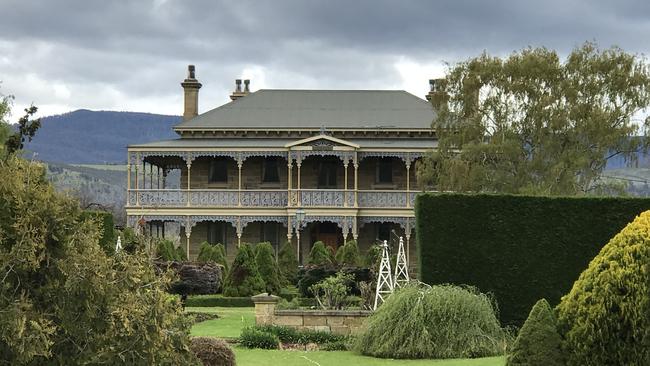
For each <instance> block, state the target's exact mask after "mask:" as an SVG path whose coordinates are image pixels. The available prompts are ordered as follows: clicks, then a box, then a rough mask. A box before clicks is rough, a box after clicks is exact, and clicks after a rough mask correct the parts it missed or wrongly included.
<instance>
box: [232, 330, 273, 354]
mask: <svg viewBox="0 0 650 366" xmlns="http://www.w3.org/2000/svg"><path fill="white" fill-rule="evenodd" d="M239 344H241V345H242V346H244V347H246V348H261V349H278V348H279V347H280V339H279V338H278V336H276V335H275V334H273V333H269V332H264V331H261V330H259V329H257V328H255V327H246V328H244V329H243V330H242V332H241V335H240V336H239Z"/></svg>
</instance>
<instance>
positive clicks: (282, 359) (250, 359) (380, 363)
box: [186, 307, 505, 366]
mask: <svg viewBox="0 0 650 366" xmlns="http://www.w3.org/2000/svg"><path fill="white" fill-rule="evenodd" d="M186 310H187V311H194V312H203V313H217V314H218V315H219V316H220V318H219V319H214V320H208V321H205V322H201V323H197V324H195V325H194V326H193V327H192V333H191V334H192V335H193V336H210V337H218V338H237V337H239V334H240V332H241V329H242V328H243V327H245V326H248V325H254V324H255V315H254V313H253V308H222V307H210V308H208V307H188V308H187V309H186ZM233 349H234V350H235V354H236V357H237V365H238V366H257V365H260V366H261V365H282V366H303V365H304V366H314V365H320V366H327V365H334V366H343V365H356V366H384V365H386V366H395V365H414V366H424V365H432V366H503V365H505V359H504V358H503V357H491V358H481V359H462V360H390V359H381V358H373V357H365V356H360V355H358V354H355V353H353V352H347V351H333V352H325V351H316V352H302V351H280V350H277V351H276V350H273V351H267V350H260V349H248V348H244V347H239V346H234V347H233Z"/></svg>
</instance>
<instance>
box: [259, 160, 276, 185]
mask: <svg viewBox="0 0 650 366" xmlns="http://www.w3.org/2000/svg"><path fill="white" fill-rule="evenodd" d="M263 174H264V176H263V177H262V182H264V183H272V182H279V181H280V175H279V174H278V159H276V158H267V159H266V160H264V172H263Z"/></svg>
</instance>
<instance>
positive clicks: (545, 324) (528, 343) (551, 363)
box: [506, 299, 564, 366]
mask: <svg viewBox="0 0 650 366" xmlns="http://www.w3.org/2000/svg"><path fill="white" fill-rule="evenodd" d="M561 347H562V337H560V333H558V331H557V319H556V318H555V315H554V314H553V309H551V306H550V305H549V304H548V301H546V299H541V300H539V301H537V303H536V304H535V306H533V309H532V310H531V311H530V315H529V316H528V319H526V322H525V323H524V325H523V326H522V327H521V330H520V331H519V334H518V335H517V339H516V340H515V343H514V345H513V346H512V350H511V351H510V353H509V354H508V360H507V363H506V365H507V366H562V365H564V355H563V353H562V349H561Z"/></svg>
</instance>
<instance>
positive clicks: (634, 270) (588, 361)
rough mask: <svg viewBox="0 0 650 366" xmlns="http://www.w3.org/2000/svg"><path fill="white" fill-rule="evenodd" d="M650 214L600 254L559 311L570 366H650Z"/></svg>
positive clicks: (565, 297) (640, 216)
mask: <svg viewBox="0 0 650 366" xmlns="http://www.w3.org/2000/svg"><path fill="white" fill-rule="evenodd" d="M649 278H650V211H646V212H644V213H642V214H641V215H639V217H637V218H636V219H635V220H634V221H633V222H632V223H630V224H629V225H627V226H626V227H625V228H624V229H623V230H622V231H621V232H620V233H618V234H617V235H616V236H614V237H613V238H612V239H611V240H610V241H609V243H607V245H605V247H603V249H602V250H601V251H600V253H598V255H597V256H596V258H594V259H593V260H592V261H591V263H589V266H588V267H587V269H585V271H584V272H582V274H581V275H580V277H579V278H578V280H577V281H576V282H575V283H574V284H573V288H572V289H571V291H570V292H569V293H568V294H567V295H566V296H564V297H562V301H561V302H560V304H559V305H558V306H557V309H556V312H557V314H558V324H559V329H560V333H561V334H562V336H563V339H564V348H565V350H567V364H568V365H569V366H578V365H631V366H635V365H638V366H641V365H650V316H648V314H650V286H649V285H650V279H649Z"/></svg>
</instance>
